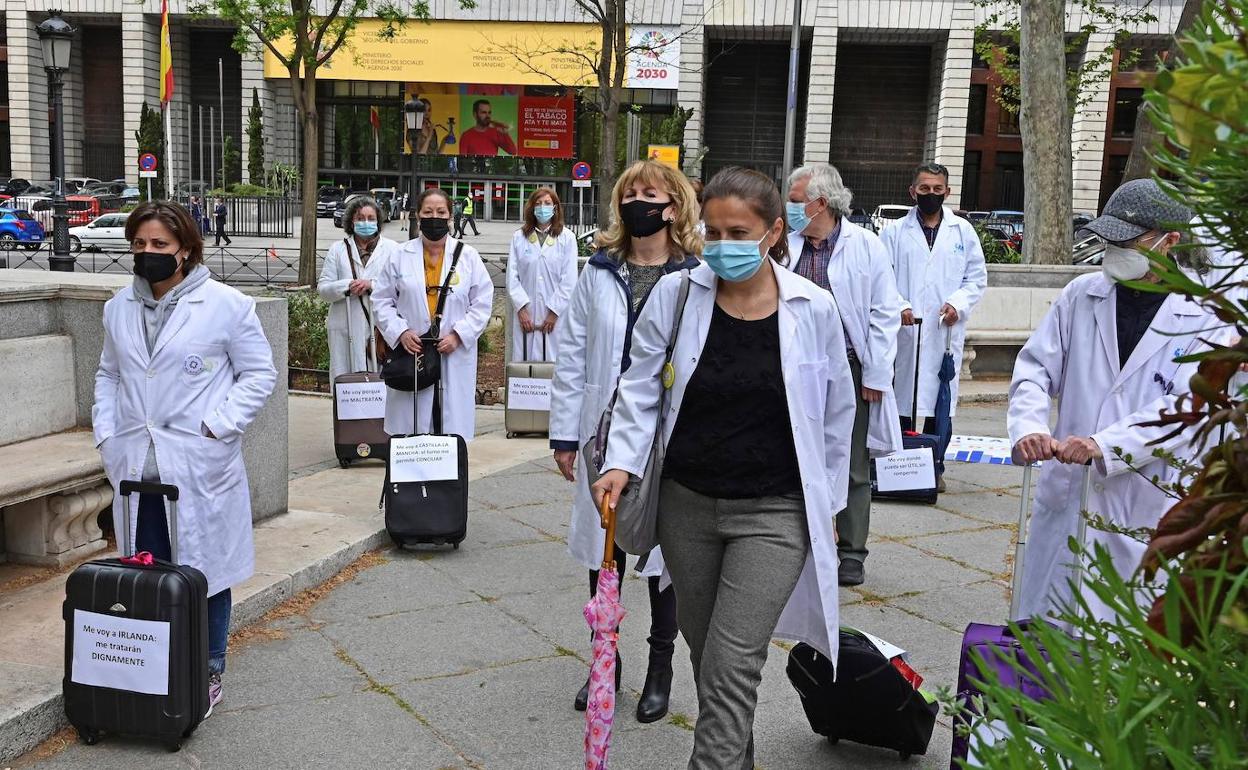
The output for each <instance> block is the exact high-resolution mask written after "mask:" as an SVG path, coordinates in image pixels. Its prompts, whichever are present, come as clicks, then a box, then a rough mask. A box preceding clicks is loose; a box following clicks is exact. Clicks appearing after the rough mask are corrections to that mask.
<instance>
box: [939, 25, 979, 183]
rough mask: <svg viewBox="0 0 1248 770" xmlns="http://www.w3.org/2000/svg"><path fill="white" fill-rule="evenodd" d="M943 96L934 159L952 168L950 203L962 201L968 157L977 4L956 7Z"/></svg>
mask: <svg viewBox="0 0 1248 770" xmlns="http://www.w3.org/2000/svg"><path fill="white" fill-rule="evenodd" d="M944 49H945V50H944V66H943V67H942V68H941V75H940V82H939V83H938V84H936V85H937V87H938V88H939V89H940V99H939V101H938V102H937V108H936V136H935V144H934V147H933V152H932V159H933V160H935V161H936V162H937V163H939V164H941V165H942V166H944V167H945V168H947V169H949V185H950V187H952V188H953V192H952V193H951V194H950V196H949V200H948V204H949V205H950V206H952V207H954V208H957V207H958V206H959V205H960V203H961V195H962V181H963V180H962V175H963V174H962V172H963V165H964V162H965V158H966V113H967V107H968V104H969V102H970V93H971V60H972V58H973V57H974V53H975V4H974V3H973V2H959V3H957V4H955V5H954V7H953V19H952V23H951V25H950V29H949V37H948V38H947V39H946V41H945V46H944Z"/></svg>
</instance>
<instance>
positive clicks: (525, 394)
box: [507, 377, 550, 412]
mask: <svg viewBox="0 0 1248 770" xmlns="http://www.w3.org/2000/svg"><path fill="white" fill-rule="evenodd" d="M507 406H508V408H511V409H524V410H532V411H535V412H549V411H550V380H539V379H534V378H531V377H512V378H511V379H510V380H508V381H507Z"/></svg>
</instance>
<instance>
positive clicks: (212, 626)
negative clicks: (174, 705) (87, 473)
mask: <svg viewBox="0 0 1248 770" xmlns="http://www.w3.org/2000/svg"><path fill="white" fill-rule="evenodd" d="M126 240H127V241H129V242H130V247H131V250H132V251H133V252H134V272H135V278H134V282H133V283H132V284H131V285H130V286H129V287H127V288H125V289H122V290H121V291H120V292H118V293H117V296H115V297H113V298H112V299H110V300H109V301H108V302H107V303H105V305H104V349H103V352H102V353H101V354H100V367H99V370H98V371H97V372H96V375H95V406H94V407H93V408H92V411H91V421H92V425H93V427H94V431H95V441H96V445H97V446H98V447H99V448H100V454H101V455H102V457H103V461H104V469H105V472H106V473H107V474H108V479H109V481H110V482H111V483H112V485H113V488H114V490H116V489H117V488H118V486H119V485H120V484H121V482H122V481H124V480H134V481H140V480H141V481H143V482H148V483H161V484H172V485H174V486H176V487H177V488H178V491H179V495H180V497H179V507H178V513H179V515H178V518H177V532H176V533H173V534H174V535H175V536H176V537H177V541H178V555H179V558H180V559H181V560H182V562H183V563H184V564H188V565H190V566H192V567H195V568H196V569H198V570H199V571H200V572H203V573H204V575H205V576H206V577H207V578H208V670H209V680H208V682H209V684H208V690H209V707H208V713H209V714H211V713H212V709H213V708H214V707H216V706H217V705H218V704H220V703H221V700H222V688H221V676H222V674H223V673H224V672H225V651H226V643H227V641H228V635H229V628H230V606H231V594H230V587H231V586H234V585H238V584H239V583H241V582H243V581H244V580H246V579H247V578H249V577H251V575H252V573H253V571H254V558H255V557H254V548H253V546H252V535H251V493H250V492H249V491H248V486H247V470H246V468H245V467H244V465H243V442H242V436H243V432H244V431H245V430H246V429H247V427H248V426H249V425H251V423H252V421H253V420H254V419H255V418H256V415H257V414H258V413H259V412H260V409H261V407H263V406H264V404H265V402H266V401H267V400H268V398H269V395H270V394H271V393H272V392H273V387H274V385H275V384H276V382H277V370H276V369H275V368H274V366H273V351H272V349H271V348H270V347H269V342H268V340H267V339H265V336H264V331H263V330H262V329H261V328H260V321H259V319H258V318H257V317H256V302H255V300H253V299H251V298H250V297H247V296H245V295H244V294H242V293H240V292H239V291H237V290H236V289H233V288H231V287H229V286H226V285H225V284H221V283H218V282H216V281H214V280H212V278H211V274H210V273H209V271H208V268H207V267H205V266H204V264H203V257H204V241H203V237H202V236H201V235H200V232H199V225H198V224H197V223H196V222H194V221H193V220H192V219H191V216H190V214H189V212H187V210H186V209H184V208H182V207H181V206H179V205H177V204H173V203H168V202H166V201H151V202H147V203H142V204H140V205H139V206H138V207H137V208H136V209H135V210H134V211H132V212H131V213H130V216H129V217H128V218H127V219H126ZM283 483H284V482H283ZM131 499H132V498H129V497H121V496H120V495H114V497H113V528H114V531H116V532H121V531H123V530H122V527H123V526H125V524H124V522H125V519H123V508H122V506H123V505H131V503H130V501H131ZM130 521H131V523H132V532H131V534H132V535H133V537H132V538H131V542H132V543H134V545H135V549H136V550H137V551H140V552H141V551H148V552H150V553H151V554H152V555H154V556H155V557H156V558H158V559H166V560H168V559H169V558H170V555H171V554H170V552H171V549H170V532H169V529H168V521H167V520H166V518H165V508H164V501H163V499H162V498H161V497H160V496H158V495H146V494H143V495H140V496H139V499H138V505H137V511H136V510H135V509H134V507H131V510H130Z"/></svg>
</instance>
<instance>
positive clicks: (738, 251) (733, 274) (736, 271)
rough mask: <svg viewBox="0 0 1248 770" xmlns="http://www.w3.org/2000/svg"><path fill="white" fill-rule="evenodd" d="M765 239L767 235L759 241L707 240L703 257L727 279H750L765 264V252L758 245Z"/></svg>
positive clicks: (712, 268) (718, 273)
mask: <svg viewBox="0 0 1248 770" xmlns="http://www.w3.org/2000/svg"><path fill="white" fill-rule="evenodd" d="M765 240H767V236H766V235H764V236H763V237H762V238H759V239H758V240H757V241H707V242H706V245H705V246H703V247H702V259H703V260H704V261H705V262H706V264H707V266H708V267H710V268H711V271H712V272H714V273H715V275H718V276H719V277H720V278H723V279H724V280H725V281H734V282H737V281H748V280H749V279H751V278H753V277H754V274H755V273H757V272H758V268H760V267H761V266H762V264H763V253H762V252H761V251H759V250H758V247H759V246H761V245H762V243H763V241H765Z"/></svg>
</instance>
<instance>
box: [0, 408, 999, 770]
mask: <svg viewBox="0 0 1248 770" xmlns="http://www.w3.org/2000/svg"><path fill="white" fill-rule="evenodd" d="M955 427H956V430H957V432H959V433H969V434H981V435H1001V434H1002V433H1003V431H1004V415H1003V411H1002V409H1000V408H999V407H969V408H963V409H962V410H960V412H959V415H958V417H957V419H956V421H955ZM1019 475H1020V474H1019V472H1018V471H1017V469H1013V468H1008V467H1001V466H974V465H961V464H951V465H950V467H949V470H948V471H947V479H948V481H949V492H948V493H946V494H944V495H942V496H941V499H940V503H939V505H938V506H936V507H934V508H931V507H926V506H913V505H902V504H877V505H876V506H875V508H874V513H873V522H872V542H871V544H870V548H871V555H870V558H869V559H868V560H867V582H866V584H865V585H864V586H862V587H861V588H860V589H849V590H843V591H842V595H841V600H842V619H843V622H845V623H847V624H850V625H855V626H858V627H860V628H863V629H865V630H868V631H870V632H872V633H874V634H877V635H879V636H882V637H884V638H885V639H888V640H889V641H892V642H894V643H896V644H898V645H900V646H901V647H903V648H905V649H907V650H909V651H910V653H911V662H912V664H913V665H914V667H915V668H916V669H917V670H918V671H919V672H920V673H921V674H922V675H923V676H924V677H925V678H926V680H927V686H929V687H931V688H933V689H934V688H939V687H942V686H952V684H953V683H954V679H955V676H956V666H957V656H958V648H959V641H960V634H961V631H962V628H963V627H964V626H965V624H966V623H967V622H968V621H969V620H972V619H974V620H983V621H997V620H1000V619H1003V617H1004V615H1005V612H1006V607H1007V595H1006V594H1007V585H1008V574H1009V564H1010V543H1011V542H1012V541H1011V537H1012V526H1013V521H1014V519H1015V516H1016V515H1017V507H1016V506H1017V505H1018V496H1017V495H1018V484H1019V481H1020V478H1019ZM470 492H471V513H470V520H469V528H468V539H467V540H466V541H465V542H464V543H463V545H462V547H461V548H460V550H458V551H451V550H445V549H443V550H419V551H402V552H399V551H394V550H390V549H387V550H383V551H381V552H380V553H378V554H377V555H376V556H374V557H372V558H371V559H367V564H368V566H366V568H363V569H360V570H359V571H358V573H356V574H354V577H352V578H351V579H348V580H345V581H344V582H342V583H341V584H340V585H338V586H337V587H336V588H334V589H333V590H331V591H328V592H327V593H325V595H324V596H323V597H322V598H321V599H320V601H318V602H315V603H306V602H305V603H303V604H300V605H298V606H296V607H294V608H293V609H288V610H287V611H286V612H285V613H279V614H280V615H281V617H276V618H271V619H269V620H267V621H265V622H263V623H262V624H260V625H259V626H256V627H253V628H251V629H249V630H248V631H247V632H246V634H245V636H247V637H248V639H247V640H245V641H244V642H242V643H240V644H237V645H236V646H235V648H234V649H233V650H232V652H231V655H230V658H229V663H228V665H229V670H228V672H227V675H226V678H225V684H226V699H225V702H224V704H223V705H222V706H221V707H220V708H219V709H218V711H217V712H216V713H214V715H213V716H212V718H211V719H209V720H208V721H207V722H205V723H204V724H203V725H202V726H201V728H200V729H199V730H198V732H197V733H196V734H195V736H194V737H193V738H192V739H191V740H190V741H188V742H187V744H186V745H185V747H184V748H183V750H182V751H181V752H180V753H178V754H168V753H166V752H165V751H163V750H162V749H160V748H158V747H154V746H149V745H145V744H141V743H138V742H133V741H126V740H122V739H107V740H105V741H103V742H102V743H101V744H100V745H98V746H95V747H87V746H84V745H81V744H78V743H70V744H69V745H68V746H67V747H66V748H65V749H64V750H63V751H60V752H59V753H55V754H53V755H52V756H48V757H46V758H42V759H35V758H33V757H27V758H26V759H23V760H21V761H19V762H18V763H16V764H15V765H14V767H15V768H19V767H20V768H26V767H32V766H37V767H39V768H47V769H48V770H52V769H54V768H55V769H59V768H67V769H68V768H73V769H77V768H84V769H85V768H92V769H93V770H94V769H96V768H123V767H124V768H127V769H128V770H143V769H144V768H161V769H162V770H163V769H166V768H176V767H195V768H266V769H272V770H277V769H278V768H357V767H361V768H362V767H394V768H428V769H429V770H441V769H442V768H509V769H510V768H524V769H528V768H534V769H536V768H572V767H577V766H580V764H581V759H580V757H581V751H582V744H581V741H582V729H583V724H584V722H583V717H582V715H581V714H578V713H576V712H574V711H573V710H572V707H571V701H572V697H573V695H574V694H575V692H576V690H577V689H578V688H579V686H580V685H581V683H582V682H583V681H584V677H585V674H586V665H587V660H588V656H589V637H588V631H587V628H586V625H585V622H584V619H583V617H582V616H581V608H582V606H583V605H584V603H585V601H586V599H587V598H588V587H587V585H586V576H585V573H584V572H583V570H582V569H581V568H580V567H578V566H577V565H575V564H574V563H573V562H572V561H571V559H570V558H569V557H568V556H567V555H566V552H565V546H564V540H563V539H564V535H565V533H566V531H567V524H568V511H569V505H570V499H571V487H570V485H568V484H566V483H565V482H563V481H562V480H561V478H560V477H559V476H558V475H557V474H556V472H555V468H554V464H553V463H552V462H551V461H549V460H548V459H542V460H537V461H531V462H524V463H520V464H518V465H516V466H514V467H511V468H508V469H507V470H505V471H502V472H500V473H496V474H494V475H491V476H488V477H485V478H483V479H481V480H479V481H474V482H473V484H472V485H471V489H470ZM645 595H646V593H645V587H644V583H642V582H641V581H640V580H638V579H636V578H635V577H631V576H630V578H629V579H628V580H627V581H626V582H625V585H624V596H623V601H624V604H625V606H626V607H627V608H628V609H629V612H630V615H629V617H628V618H627V619H626V620H625V621H624V624H623V627H622V630H621V642H620V643H621V650H622V654H623V658H624V674H623V685H624V691H623V693H622V695H621V697H620V699H619V706H618V712H617V719H616V730H617V734H616V737H615V739H614V742H613V745H612V750H611V763H612V767H616V768H681V767H684V763H685V762H686V760H687V758H688V755H689V751H690V748H691V745H692V732H691V730H692V725H693V724H694V723H695V722H696V719H697V705H696V699H695V697H694V692H693V680H692V675H691V673H690V670H689V664H688V657H687V656H688V650H687V648H686V647H685V646H684V644H683V641H681V642H678V650H677V658H676V676H675V684H674V687H673V697H672V707H671V714H670V715H669V717H668V718H667V719H665V720H663V721H662V722H659V723H656V724H652V725H640V724H638V723H637V722H636V720H635V719H634V717H633V711H634V709H635V707H636V702H637V695H638V693H639V691H640V689H641V687H642V683H643V681H644V675H645V672H644V661H645V659H646V644H645V637H646V632H647V631H648V626H649V613H648V603H647V601H646V598H645ZM785 648H786V645H785V644H784V643H782V642H776V643H775V644H773V646H772V648H771V650H770V655H769V658H768V662H767V665H766V667H765V669H764V672H763V682H762V685H761V687H760V690H759V707H758V712H757V717H756V723H755V731H756V741H757V757H756V761H757V764H758V766H759V767H761V768H766V769H767V770H773V769H778V768H865V769H868V770H871V769H874V768H882V769H885V768H886V769H888V770H893V769H894V768H900V767H910V768H944V767H947V766H948V752H949V741H950V726H949V719H948V718H947V717H945V716H943V715H942V716H941V717H940V720H939V723H938V725H937V729H936V734H935V736H934V737H933V740H932V744H931V746H930V747H929V749H928V753H927V755H926V756H923V757H914V758H912V759H910V760H909V761H907V762H899V760H898V758H897V756H896V755H895V754H893V753H891V752H887V751H883V750H878V749H872V748H868V747H863V746H856V745H853V744H849V743H844V742H842V743H841V744H839V745H837V746H831V745H829V744H828V743H827V741H825V740H823V739H821V738H820V737H818V736H816V735H814V734H812V733H811V731H810V729H809V727H808V726H807V724H806V721H805V719H804V717H803V715H802V709H801V706H800V704H799V702H798V698H797V695H796V693H795V692H794V691H793V690H792V688H791V687H790V686H789V683H788V681H787V680H786V678H785V675H784V664H785V657H786V651H785Z"/></svg>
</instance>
